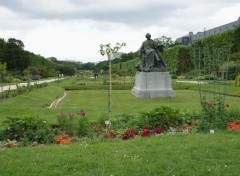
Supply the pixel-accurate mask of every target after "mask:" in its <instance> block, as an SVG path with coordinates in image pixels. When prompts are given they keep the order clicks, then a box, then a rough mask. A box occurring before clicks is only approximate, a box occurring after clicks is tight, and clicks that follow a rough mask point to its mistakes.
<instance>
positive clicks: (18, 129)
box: [1, 117, 54, 144]
mask: <svg viewBox="0 0 240 176" xmlns="http://www.w3.org/2000/svg"><path fill="white" fill-rule="evenodd" d="M3 125H4V126H3V128H2V129H1V136H2V137H1V138H3V140H7V139H9V140H11V141H12V140H13V141H14V140H16V141H17V142H24V143H32V142H34V141H36V142H38V143H43V144H45V143H52V142H53V138H54V134H53V131H52V129H51V127H50V126H49V125H48V124H47V122H46V121H43V120H41V119H37V118H30V117H29V118H8V119H7V120H5V121H4V122H3Z"/></svg>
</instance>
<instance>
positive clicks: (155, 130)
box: [154, 127, 164, 134]
mask: <svg viewBox="0 0 240 176" xmlns="http://www.w3.org/2000/svg"><path fill="white" fill-rule="evenodd" d="M163 132H164V129H163V128H162V127H156V128H155V129H154V134H161V133H163Z"/></svg>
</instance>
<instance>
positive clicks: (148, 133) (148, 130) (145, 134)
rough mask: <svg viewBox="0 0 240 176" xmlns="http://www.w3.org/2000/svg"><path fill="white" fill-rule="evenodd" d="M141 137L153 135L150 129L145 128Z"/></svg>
mask: <svg viewBox="0 0 240 176" xmlns="http://www.w3.org/2000/svg"><path fill="white" fill-rule="evenodd" d="M141 136H142V137H149V136H151V134H150V129H149V128H148V127H145V128H144V129H143V132H141Z"/></svg>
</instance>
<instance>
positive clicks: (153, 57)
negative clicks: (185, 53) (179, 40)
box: [136, 33, 167, 72]
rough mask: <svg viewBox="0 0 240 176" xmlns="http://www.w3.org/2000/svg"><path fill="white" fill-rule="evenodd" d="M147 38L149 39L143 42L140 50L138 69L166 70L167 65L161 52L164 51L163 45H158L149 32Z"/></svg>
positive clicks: (148, 70)
mask: <svg viewBox="0 0 240 176" xmlns="http://www.w3.org/2000/svg"><path fill="white" fill-rule="evenodd" d="M146 38H147V40H145V41H144V42H143V43H142V46H141V47H140V49H139V51H138V52H139V55H140V61H139V62H138V64H137V65H136V69H137V71H142V72H166V71H167V65H166V64H165V62H164V60H163V57H162V56H161V54H160V52H162V51H163V45H160V46H158V45H157V43H156V42H155V41H154V40H152V39H151V35H150V34H149V33H147V34H146Z"/></svg>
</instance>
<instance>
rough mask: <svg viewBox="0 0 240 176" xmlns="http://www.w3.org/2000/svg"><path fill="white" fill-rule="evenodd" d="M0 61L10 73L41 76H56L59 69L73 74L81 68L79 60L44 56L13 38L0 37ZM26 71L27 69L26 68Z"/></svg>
mask: <svg viewBox="0 0 240 176" xmlns="http://www.w3.org/2000/svg"><path fill="white" fill-rule="evenodd" d="M0 62H1V63H6V64H7V71H9V72H12V74H23V73H26V72H28V71H29V72H30V74H32V75H35V74H38V75H40V76H42V77H50V76H56V73H58V72H59V71H60V72H61V71H62V73H63V74H66V75H73V74H74V73H75V71H76V70H77V69H81V67H82V63H81V62H70V61H58V60H57V58H55V57H50V58H45V57H43V56H41V55H39V54H35V53H32V52H29V51H26V50H24V43H23V42H22V41H21V40H17V39H15V38H9V39H8V40H7V41H5V40H4V39H2V38H0ZM26 69H27V70H28V71H27V70H26Z"/></svg>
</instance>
